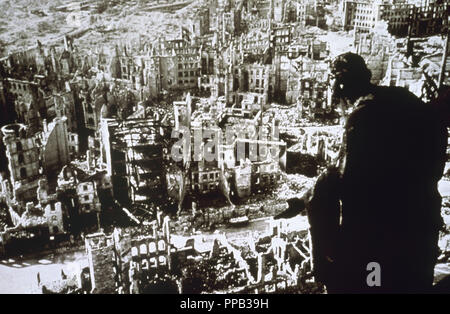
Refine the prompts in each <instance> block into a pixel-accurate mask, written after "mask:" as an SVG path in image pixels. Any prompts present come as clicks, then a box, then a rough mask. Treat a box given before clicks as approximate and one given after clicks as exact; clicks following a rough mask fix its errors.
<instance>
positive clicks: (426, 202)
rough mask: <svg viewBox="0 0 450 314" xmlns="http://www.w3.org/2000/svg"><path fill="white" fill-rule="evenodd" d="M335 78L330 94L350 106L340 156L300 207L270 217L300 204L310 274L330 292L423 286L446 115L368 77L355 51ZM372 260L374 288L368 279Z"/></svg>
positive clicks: (432, 255) (438, 221) (436, 222)
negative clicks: (307, 238) (311, 262)
mask: <svg viewBox="0 0 450 314" xmlns="http://www.w3.org/2000/svg"><path fill="white" fill-rule="evenodd" d="M331 77H332V80H333V82H332V87H333V99H334V101H335V102H338V103H339V104H340V106H341V108H343V109H346V110H350V111H351V113H350V114H349V115H348V117H347V120H346V124H345V134H344V140H343V143H342V147H341V152H340V157H339V161H338V163H337V165H336V166H333V167H330V168H329V169H328V170H327V171H326V172H325V173H324V174H322V175H321V176H320V177H319V178H318V180H317V182H316V185H315V187H314V189H313V190H312V191H310V192H308V193H307V194H306V195H305V197H303V199H302V200H300V201H299V200H297V201H296V202H293V201H291V203H296V205H297V206H298V208H297V211H293V210H292V208H291V209H288V211H287V212H286V213H282V214H281V215H279V217H276V218H282V217H290V216H293V215H294V214H295V212H297V213H298V212H299V211H300V210H302V209H303V208H305V207H306V209H307V211H308V218H309V221H310V225H311V235H312V242H313V258H314V261H315V266H314V272H315V276H316V279H317V280H318V281H321V282H323V283H324V284H325V285H326V286H327V289H328V291H329V292H331V293H416V292H429V291H430V288H431V286H432V283H433V270H434V266H435V263H436V259H437V256H438V246H437V242H438V234H439V230H440V228H441V227H442V225H443V221H442V217H441V215H440V210H441V196H440V195H439V192H438V190H437V182H438V181H439V179H440V178H441V177H442V174H443V171H444V166H445V161H446V146H447V128H446V124H445V123H444V119H442V117H441V116H440V115H439V110H434V109H431V107H430V105H428V104H425V103H423V102H422V101H421V100H420V99H419V98H417V97H416V96H415V95H413V94H412V93H410V92H409V91H408V90H406V89H405V88H400V87H382V86H375V85H373V84H371V83H370V79H371V72H370V70H369V69H368V68H367V66H366V64H365V62H364V60H363V59H362V58H361V57H360V56H358V55H356V54H353V53H345V54H343V55H340V56H338V57H337V58H336V60H334V62H333V63H332V65H331ZM303 204H304V205H303ZM371 262H376V263H378V265H379V266H380V270H381V272H380V276H379V277H380V286H378V285H375V286H369V284H368V276H369V274H371V272H372V269H368V264H369V263H371ZM369 281H370V280H369ZM370 282H371V281H370Z"/></svg>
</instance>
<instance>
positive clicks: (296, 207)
mask: <svg viewBox="0 0 450 314" xmlns="http://www.w3.org/2000/svg"><path fill="white" fill-rule="evenodd" d="M287 203H288V208H287V209H286V210H285V211H284V212H282V213H280V214H278V215H276V216H275V217H274V219H282V218H285V219H286V218H292V217H294V216H297V215H298V214H300V213H301V212H302V211H303V210H304V209H305V208H306V205H305V201H304V200H303V199H300V198H291V199H289V200H288V201H287Z"/></svg>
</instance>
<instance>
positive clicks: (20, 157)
mask: <svg viewBox="0 0 450 314" xmlns="http://www.w3.org/2000/svg"><path fill="white" fill-rule="evenodd" d="M18 159H19V164H20V165H22V164H23V163H24V162H25V159H24V158H23V154H19V156H18Z"/></svg>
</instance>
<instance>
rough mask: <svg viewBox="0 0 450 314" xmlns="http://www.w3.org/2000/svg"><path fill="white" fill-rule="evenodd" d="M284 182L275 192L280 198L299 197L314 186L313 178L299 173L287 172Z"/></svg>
mask: <svg viewBox="0 0 450 314" xmlns="http://www.w3.org/2000/svg"><path fill="white" fill-rule="evenodd" d="M286 177H287V178H286V180H285V182H284V183H283V184H282V185H281V186H280V187H279V188H278V189H277V191H276V194H277V195H278V198H279V199H280V200H288V199H291V198H295V197H301V196H302V195H303V194H304V193H305V192H306V191H308V190H309V189H311V188H312V187H313V186H314V183H315V181H316V180H315V178H308V177H306V176H304V175H300V174H287V175H286Z"/></svg>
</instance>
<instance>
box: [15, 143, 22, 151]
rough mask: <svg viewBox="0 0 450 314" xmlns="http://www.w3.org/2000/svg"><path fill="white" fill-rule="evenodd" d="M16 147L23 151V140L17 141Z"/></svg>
mask: <svg viewBox="0 0 450 314" xmlns="http://www.w3.org/2000/svg"><path fill="white" fill-rule="evenodd" d="M16 149H17V151H21V150H22V149H23V147H22V142H20V141H17V142H16Z"/></svg>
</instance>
